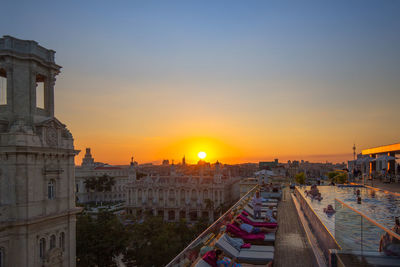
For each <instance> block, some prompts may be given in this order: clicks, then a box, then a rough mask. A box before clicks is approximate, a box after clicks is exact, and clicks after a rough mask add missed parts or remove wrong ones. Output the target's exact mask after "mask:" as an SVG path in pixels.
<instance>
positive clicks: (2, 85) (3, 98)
mask: <svg viewBox="0 0 400 267" xmlns="http://www.w3.org/2000/svg"><path fill="white" fill-rule="evenodd" d="M0 105H7V73H6V71H5V70H4V69H0ZM0 266H1V265H0Z"/></svg>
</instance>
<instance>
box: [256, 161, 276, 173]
mask: <svg viewBox="0 0 400 267" xmlns="http://www.w3.org/2000/svg"><path fill="white" fill-rule="evenodd" d="M278 164H279V161H278V159H275V160H274V161H260V162H259V163H258V166H259V170H271V169H272V168H274V167H276V166H278Z"/></svg>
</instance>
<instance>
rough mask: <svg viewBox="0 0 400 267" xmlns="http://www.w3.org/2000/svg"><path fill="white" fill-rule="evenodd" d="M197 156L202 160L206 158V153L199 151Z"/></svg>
mask: <svg viewBox="0 0 400 267" xmlns="http://www.w3.org/2000/svg"><path fill="white" fill-rule="evenodd" d="M197 156H198V157H199V158H200V159H204V158H205V157H207V154H206V152H204V151H200V152H199V154H197Z"/></svg>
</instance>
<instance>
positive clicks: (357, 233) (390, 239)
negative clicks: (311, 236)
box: [335, 199, 400, 257]
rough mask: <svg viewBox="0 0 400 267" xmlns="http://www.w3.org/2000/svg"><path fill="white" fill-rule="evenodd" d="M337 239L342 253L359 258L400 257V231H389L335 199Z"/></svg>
mask: <svg viewBox="0 0 400 267" xmlns="http://www.w3.org/2000/svg"><path fill="white" fill-rule="evenodd" d="M335 210H336V213H335V239H336V241H337V243H338V244H339V245H340V247H341V248H342V251H341V253H349V254H354V255H358V256H371V255H374V256H376V257H385V256H400V235H399V234H398V233H399V231H400V226H399V229H398V230H397V231H398V232H397V233H396V232H395V231H396V229H395V227H396V226H395V221H394V220H393V225H394V227H393V228H392V229H387V228H386V227H384V226H382V225H381V224H379V223H377V222H376V221H374V220H373V219H371V218H370V217H368V216H366V215H365V214H363V213H361V212H359V211H358V210H356V209H354V208H352V207H350V206H349V205H347V204H346V203H344V202H343V201H341V200H339V199H335Z"/></svg>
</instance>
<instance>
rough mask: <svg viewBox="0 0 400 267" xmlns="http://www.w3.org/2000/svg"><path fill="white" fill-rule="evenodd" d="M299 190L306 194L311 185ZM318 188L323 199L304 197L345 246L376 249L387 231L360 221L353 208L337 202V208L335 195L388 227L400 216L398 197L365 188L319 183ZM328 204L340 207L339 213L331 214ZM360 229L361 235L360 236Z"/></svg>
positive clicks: (399, 199)
mask: <svg viewBox="0 0 400 267" xmlns="http://www.w3.org/2000/svg"><path fill="white" fill-rule="evenodd" d="M298 189H299V191H300V193H301V194H302V195H303V196H304V197H305V193H304V191H305V190H310V187H309V186H305V187H299V188H298ZM318 189H319V191H320V193H321V195H322V197H323V199H322V200H321V201H318V200H312V199H311V198H310V197H305V199H306V201H307V202H308V204H309V205H310V206H311V207H312V209H313V210H314V211H315V213H316V214H317V215H318V217H319V218H320V220H321V221H322V223H323V224H324V225H325V226H326V228H327V229H328V230H329V232H330V233H331V234H332V236H334V237H335V239H336V240H337V242H338V243H339V244H340V245H341V246H342V248H348V249H357V248H359V247H360V245H361V244H362V245H363V249H371V250H377V249H378V247H379V239H380V236H381V235H382V234H383V233H384V232H383V230H381V229H380V228H378V227H376V226H375V225H374V224H372V223H370V222H369V221H368V220H365V219H364V220H362V221H361V216H359V215H358V214H357V213H355V212H353V211H351V210H350V209H348V208H345V207H341V205H338V203H336V207H335V198H337V199H339V200H341V201H342V202H344V203H346V204H347V205H349V206H350V207H352V208H354V209H356V210H358V211H360V212H361V213H363V214H365V215H366V216H368V217H370V218H371V219H373V220H374V221H376V222H378V223H379V224H381V225H382V226H384V227H386V228H388V229H391V228H392V227H393V225H394V217H395V216H400V197H399V196H395V195H392V194H386V193H384V192H382V191H375V190H373V189H369V188H365V187H357V188H354V187H337V186H318ZM357 189H359V190H360V193H361V199H362V202H361V204H357V196H356V194H355V190H357ZM329 204H331V205H332V206H333V207H334V208H336V209H337V212H336V213H335V214H333V215H330V216H328V215H327V214H326V213H324V212H323V209H324V208H326V207H327V206H328V205H329ZM335 220H336V225H335ZM335 227H336V229H335ZM335 230H336V231H335ZM361 230H362V238H360V235H361ZM362 239H363V240H362ZM343 246H344V247H343ZM347 246H348V247H347Z"/></svg>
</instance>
